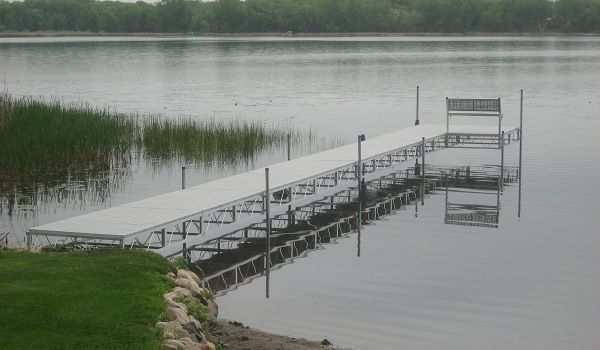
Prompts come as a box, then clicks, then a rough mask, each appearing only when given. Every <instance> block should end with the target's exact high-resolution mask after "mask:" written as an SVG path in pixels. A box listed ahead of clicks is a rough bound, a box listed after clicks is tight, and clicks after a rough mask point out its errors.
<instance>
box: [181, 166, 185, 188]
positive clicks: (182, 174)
mask: <svg viewBox="0 0 600 350" xmlns="http://www.w3.org/2000/svg"><path fill="white" fill-rule="evenodd" d="M181 189H182V190H185V166H182V167H181Z"/></svg>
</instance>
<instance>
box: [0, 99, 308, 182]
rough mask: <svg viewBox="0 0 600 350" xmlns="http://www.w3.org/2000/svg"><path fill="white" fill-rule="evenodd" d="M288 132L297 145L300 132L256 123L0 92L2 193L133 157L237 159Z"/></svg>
mask: <svg viewBox="0 0 600 350" xmlns="http://www.w3.org/2000/svg"><path fill="white" fill-rule="evenodd" d="M288 133H290V134H292V142H294V143H296V142H299V140H300V139H301V138H302V137H301V136H300V134H299V133H297V132H292V131H290V129H289V128H287V127H283V126H267V125H266V124H264V123H261V122H258V121H220V120H214V119H194V118H174V119H169V118H166V117H160V116H147V117H140V116H137V115H134V114H119V113H115V112H112V111H110V110H109V109H106V108H104V109H102V108H95V107H91V106H89V105H85V104H64V103H62V102H60V101H58V100H38V99H33V98H12V97H11V96H10V95H8V94H0V194H1V193H7V192H9V191H11V190H12V188H13V187H14V186H15V185H19V186H29V187H31V186H32V185H38V184H40V183H44V184H46V185H50V184H52V185H56V183H61V182H62V181H64V180H65V179H70V180H71V181H75V182H77V181H79V182H83V183H85V182H86V180H87V177H89V176H92V177H93V176H94V174H95V173H99V174H102V173H107V172H111V171H112V170H114V169H118V168H126V167H127V165H128V164H129V163H130V162H132V161H133V159H134V158H138V157H145V158H146V159H152V160H159V161H171V160H179V161H184V162H194V163H203V162H210V163H211V164H212V165H215V164H216V165H234V164H236V163H237V162H240V161H246V162H248V161H250V160H252V159H254V158H255V157H256V156H257V155H258V154H259V153H260V152H263V151H265V150H267V149H270V148H273V147H282V146H284V145H285V142H286V138H287V134H288ZM79 177H81V178H79ZM50 187H51V186H50Z"/></svg>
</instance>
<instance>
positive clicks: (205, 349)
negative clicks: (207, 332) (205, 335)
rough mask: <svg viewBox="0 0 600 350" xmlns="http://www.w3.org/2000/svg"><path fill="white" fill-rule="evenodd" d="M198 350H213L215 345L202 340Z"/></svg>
mask: <svg viewBox="0 0 600 350" xmlns="http://www.w3.org/2000/svg"><path fill="white" fill-rule="evenodd" d="M200 350H215V344H213V343H211V342H208V341H206V340H203V341H202V342H201V343H200Z"/></svg>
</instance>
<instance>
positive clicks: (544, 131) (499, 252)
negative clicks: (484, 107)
mask: <svg viewBox="0 0 600 350" xmlns="http://www.w3.org/2000/svg"><path fill="white" fill-rule="evenodd" d="M0 78H2V79H3V80H4V81H5V83H4V85H5V88H6V89H8V90H9V91H10V92H11V93H12V94H13V95H15V96H22V95H27V96H31V95H33V96H44V97H56V98H60V99H63V100H65V101H76V102H80V101H85V102H88V103H90V104H92V105H97V106H110V107H111V108H114V109H116V110H118V111H123V112H139V113H161V114H164V115H165V117H172V116H176V115H193V116H198V117H203V118H204V117H215V118H227V119H259V120H263V121H267V122H272V123H283V124H285V125H291V126H293V127H295V128H299V129H309V128H312V129H314V130H317V131H318V132H319V134H320V135H324V136H327V137H331V138H334V137H339V138H342V139H343V140H346V141H347V142H349V141H351V140H354V138H355V135H356V134H358V133H365V134H367V137H372V136H376V135H380V134H383V133H385V132H387V131H390V130H394V129H398V128H402V127H407V126H410V125H412V124H413V123H414V104H415V103H414V102H415V86H416V85H420V86H421V106H420V107H421V120H422V123H423V124H428V123H443V122H445V110H444V109H445V103H444V99H445V97H446V96H453V97H501V98H502V107H503V112H504V116H505V118H504V123H505V124H517V123H518V111H519V89H524V90H525V118H524V120H525V121H524V135H525V139H524V155H523V165H524V170H523V171H524V172H523V174H524V175H523V215H522V217H521V218H520V219H518V218H517V217H516V211H517V209H516V205H517V204H516V203H517V201H516V199H517V196H516V186H514V185H513V186H508V187H507V189H506V191H505V193H504V195H503V196H502V200H501V201H502V211H501V217H500V225H499V228H497V229H489V228H477V227H464V226H453V225H444V220H443V215H444V203H445V202H444V196H443V195H441V194H440V195H432V196H430V197H429V198H427V199H426V202H425V206H423V207H420V208H419V215H418V217H415V215H414V212H413V211H412V210H411V209H406V210H402V211H399V212H398V213H396V214H395V215H392V216H388V217H386V218H385V219H384V220H381V221H377V222H374V223H372V224H371V225H368V226H366V227H365V228H364V229H363V232H362V240H361V256H360V257H357V256H356V243H357V242H356V237H355V235H350V237H348V238H344V239H340V240H338V241H337V244H329V245H327V246H325V249H321V250H318V251H315V252H311V253H310V254H308V256H307V257H306V258H301V259H297V261H296V262H295V263H294V264H291V265H287V266H285V267H284V268H282V269H280V270H276V271H274V272H273V273H272V278H271V285H272V290H271V298H270V299H269V300H266V299H264V280H263V279H262V278H257V279H255V280H254V281H253V282H252V283H250V284H247V285H244V286H241V287H240V288H238V289H237V290H234V291H232V292H229V293H228V294H226V295H225V296H222V297H220V298H219V300H218V301H219V304H220V307H221V314H222V316H223V317H226V318H231V319H236V320H239V321H242V322H244V323H248V324H249V325H251V326H254V327H259V328H261V329H264V330H267V331H274V332H278V333H284V334H290V335H293V336H303V337H308V338H314V339H322V338H325V337H327V338H328V339H329V340H331V341H333V342H334V343H335V344H337V345H340V346H346V347H353V348H356V349H363V348H365V349H398V348H411V349H412V348H416V349H465V348H485V349H489V348H498V349H505V348H511V349H565V348H576V349H598V348H600V332H598V329H600V233H599V232H600V216H599V215H598V209H597V208H598V207H597V202H598V201H599V200H600V185H599V184H598V181H597V177H598V173H599V171H600V157H599V156H598V153H597V152H598V150H600V137H599V135H600V38H594V37H592V38H581V37H573V38H570V37H561V38H527V37H518V38H501V37H494V38H449V37H444V38H437V37H427V38H423V37H418V38H342V39H339V38H319V39H296V38H286V39H281V38H258V39H247V38H243V39H237V38H231V39H217V38H201V39H198V38H180V39H177V38H175V39H173V38H169V39H164V38H161V39H155V38H58V39H0ZM325 143H327V142H325ZM320 147H321V148H322V147H326V146H320ZM280 151H281V152H280ZM280 151H279V150H278V151H275V152H272V153H269V154H264V155H262V156H261V157H259V159H257V160H256V161H255V162H254V163H253V164H249V165H240V166H234V167H226V168H224V169H220V168H211V167H203V166H200V167H197V168H196V169H195V170H194V171H190V172H189V173H188V183H189V184H190V185H191V184H197V183H201V182H205V181H209V180H211V179H214V178H217V177H220V176H223V175H227V174H232V173H235V172H238V171H244V170H246V169H248V168H252V167H253V166H261V165H265V164H269V163H273V162H277V161H280V160H282V159H283V157H284V151H283V150H280ZM311 151H315V149H305V148H302V149H297V150H295V152H296V153H295V155H296V156H297V155H300V154H304V153H307V152H311ZM517 157H518V145H517V144H513V145H511V146H509V147H507V148H506V163H507V164H510V165H516V162H517ZM427 161H428V162H429V163H433V164H448V165H468V164H471V165H481V164H497V163H498V161H499V154H498V151H491V150H486V151H483V150H445V151H441V152H437V153H435V154H432V155H431V156H428V159H427ZM180 166H181V164H171V165H170V166H168V167H165V168H162V170H160V171H154V170H153V168H152V167H151V166H148V165H147V164H144V163H140V164H136V165H134V166H132V167H131V168H130V169H127V170H126V172H127V175H126V176H125V177H124V179H125V180H124V181H123V182H122V183H121V184H120V185H119V186H117V188H116V189H115V190H113V191H111V192H110V193H111V195H110V197H109V198H106V199H104V200H93V201H91V202H90V201H86V200H84V199H82V198H84V197H78V196H77V192H74V194H73V195H72V196H71V197H69V198H62V199H61V200H54V201H47V202H36V203H34V204H35V205H33V206H32V207H33V208H32V207H23V208H22V209H23V210H24V212H23V213H22V215H19V216H18V219H10V218H8V217H7V216H6V215H5V214H3V216H2V217H1V219H2V223H1V225H2V226H0V233H1V232H6V231H8V230H12V229H14V228H15V227H22V226H23V225H30V224H38V223H45V222H48V221H52V220H56V219H58V218H62V217H68V216H72V215H77V214H81V213H83V212H86V211H89V210H97V209H99V208H103V207H106V206H109V205H112V204H116V203H122V202H127V201H131V200H134V199H138V198H144V197H148V196H151V195H154V194H158V193H163V192H168V191H171V190H175V189H177V188H178V187H179V181H180V178H179V172H178V171H179V167H180ZM10 200H11V198H10V197H8V198H4V205H6V203H7V202H9V201H10ZM13 200H14V198H13ZM472 200H473V201H477V200H478V198H475V197H474V198H472ZM28 213H29V214H28Z"/></svg>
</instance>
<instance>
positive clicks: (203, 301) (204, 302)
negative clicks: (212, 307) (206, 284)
mask: <svg viewBox="0 0 600 350" xmlns="http://www.w3.org/2000/svg"><path fill="white" fill-rule="evenodd" d="M188 299H189V300H191V301H192V302H194V303H196V304H201V305H204V306H208V300H206V299H205V298H204V297H203V296H201V295H200V296H199V297H198V298H196V297H189V298H188Z"/></svg>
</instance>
